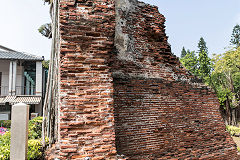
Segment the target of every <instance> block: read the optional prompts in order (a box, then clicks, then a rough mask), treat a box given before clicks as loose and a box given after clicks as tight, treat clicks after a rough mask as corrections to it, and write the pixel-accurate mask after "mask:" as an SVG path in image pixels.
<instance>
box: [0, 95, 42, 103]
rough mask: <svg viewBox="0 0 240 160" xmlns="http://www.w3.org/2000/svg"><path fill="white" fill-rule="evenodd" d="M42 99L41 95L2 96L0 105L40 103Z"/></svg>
mask: <svg viewBox="0 0 240 160" xmlns="http://www.w3.org/2000/svg"><path fill="white" fill-rule="evenodd" d="M41 100H42V97H41V96H36V95H24V96H2V97H0V105H5V103H7V102H8V103H10V104H11V105H13V104H17V103H26V104H39V103H40V102H41Z"/></svg>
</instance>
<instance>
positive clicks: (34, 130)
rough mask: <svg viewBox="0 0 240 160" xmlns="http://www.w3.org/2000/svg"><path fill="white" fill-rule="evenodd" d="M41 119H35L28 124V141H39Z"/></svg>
mask: <svg viewBox="0 0 240 160" xmlns="http://www.w3.org/2000/svg"><path fill="white" fill-rule="evenodd" d="M42 122H43V118H42V117H36V118H34V119H32V120H30V121H29V123H28V130H29V133H28V139H39V138H41V137H42Z"/></svg>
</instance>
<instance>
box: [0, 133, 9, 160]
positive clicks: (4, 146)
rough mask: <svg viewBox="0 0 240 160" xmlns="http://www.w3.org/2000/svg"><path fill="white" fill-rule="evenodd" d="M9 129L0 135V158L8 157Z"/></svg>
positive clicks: (3, 159) (2, 159)
mask: <svg viewBox="0 0 240 160" xmlns="http://www.w3.org/2000/svg"><path fill="white" fill-rule="evenodd" d="M10 139H11V133H10V131H8V132H6V133H5V134H4V135H0V159H1V160H5V159H10Z"/></svg>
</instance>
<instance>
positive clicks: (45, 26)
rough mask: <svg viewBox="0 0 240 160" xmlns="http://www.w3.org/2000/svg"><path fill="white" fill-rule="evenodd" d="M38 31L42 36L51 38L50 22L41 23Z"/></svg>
mask: <svg viewBox="0 0 240 160" xmlns="http://www.w3.org/2000/svg"><path fill="white" fill-rule="evenodd" d="M38 32H39V33H41V34H42V35H43V36H44V37H47V38H49V39H50V38H52V26H51V23H46V24H43V25H41V26H40V27H39V28H38Z"/></svg>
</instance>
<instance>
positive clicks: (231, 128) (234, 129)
mask: <svg viewBox="0 0 240 160" xmlns="http://www.w3.org/2000/svg"><path fill="white" fill-rule="evenodd" d="M226 128H227V131H228V132H229V133H230V134H231V135H232V136H235V135H240V128H239V127H235V126H230V125H227V126H226Z"/></svg>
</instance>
